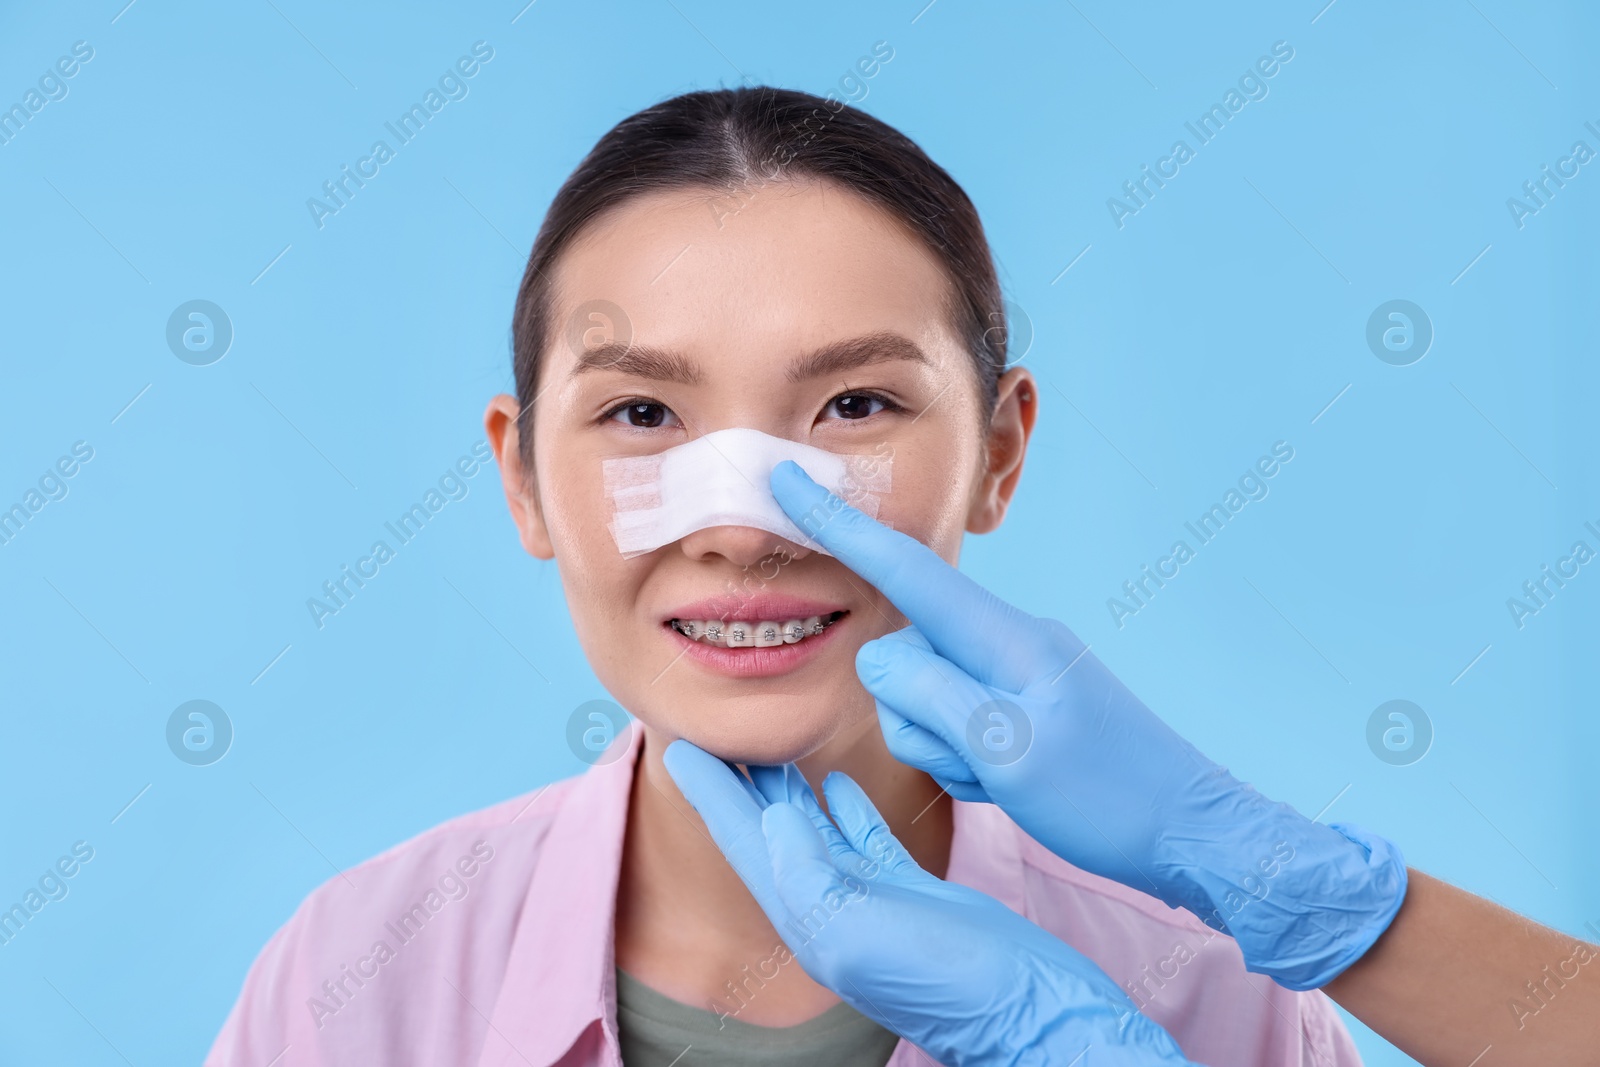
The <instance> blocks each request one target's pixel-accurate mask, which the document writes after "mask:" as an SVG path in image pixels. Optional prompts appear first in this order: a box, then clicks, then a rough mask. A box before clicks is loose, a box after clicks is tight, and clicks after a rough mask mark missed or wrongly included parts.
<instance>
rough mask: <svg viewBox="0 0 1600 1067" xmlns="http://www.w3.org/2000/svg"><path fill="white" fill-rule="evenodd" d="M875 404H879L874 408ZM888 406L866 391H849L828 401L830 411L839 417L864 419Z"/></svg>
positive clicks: (835, 416)
mask: <svg viewBox="0 0 1600 1067" xmlns="http://www.w3.org/2000/svg"><path fill="white" fill-rule="evenodd" d="M874 404H876V405H878V406H877V407H876V408H874V407H873V405H874ZM886 406H887V405H885V404H884V402H883V401H882V400H880V399H879V398H878V397H875V396H868V395H866V394H865V393H847V394H845V395H844V396H836V397H834V398H833V399H832V400H830V401H828V411H829V412H830V413H832V415H833V417H834V418H838V419H864V418H866V417H867V416H868V415H876V414H877V413H878V412H880V411H882V410H883V409H884V408H885V407H886Z"/></svg>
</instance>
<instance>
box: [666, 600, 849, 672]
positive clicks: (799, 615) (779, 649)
mask: <svg viewBox="0 0 1600 1067" xmlns="http://www.w3.org/2000/svg"><path fill="white" fill-rule="evenodd" d="M849 616H850V612H849V610H848V609H846V608H836V607H833V606H832V605H829V604H825V603H822V602H818V601H811V600H802V599H799V598H793V597H778V596H756V597H749V598H742V599H739V600H736V601H734V602H732V603H730V602H729V601H728V599H726V598H724V599H723V600H721V601H720V602H718V601H716V600H708V601H701V602H699V603H695V604H686V605H684V606H682V607H680V608H678V609H676V610H675V611H674V612H673V613H672V614H671V615H670V616H669V617H667V618H666V619H665V620H663V622H662V624H661V626H662V630H663V631H664V632H665V633H666V634H667V636H668V638H669V639H670V640H671V641H672V643H673V644H675V645H677V646H678V655H679V656H682V657H684V658H687V659H693V660H694V661H695V662H697V663H700V664H702V665H704V666H706V667H708V668H710V669H711V670H714V671H717V672H718V673H720V674H731V675H734V676H736V677H746V678H750V677H765V676H770V675H775V674H784V673H786V672H788V671H791V670H793V669H794V668H796V667H798V666H800V665H801V664H802V663H805V662H806V661H807V660H809V659H811V658H812V657H813V656H814V655H815V654H816V653H818V652H819V651H821V649H822V647H823V646H824V645H828V644H831V643H832V642H831V640H830V639H831V638H832V637H833V636H834V633H835V631H836V630H837V629H838V628H839V624H840V623H841V622H843V621H844V620H845V619H847V618H848V617H849Z"/></svg>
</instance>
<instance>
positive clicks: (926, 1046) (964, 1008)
mask: <svg viewBox="0 0 1600 1067" xmlns="http://www.w3.org/2000/svg"><path fill="white" fill-rule="evenodd" d="M665 761H666V765H667V770H668V771H669V772H670V773H671V774H672V777H673V780H674V781H676V782H677V783H678V788H679V789H680V790H682V791H683V795H684V796H685V797H687V798H688V799H689V802H690V803H691V804H693V805H694V807H695V810H696V811H698V812H699V813H700V815H701V817H702V818H703V819H705V822H706V826H707V828H709V829H710V831H711V836H712V837H713V838H714V839H715V840H716V843H717V846H718V847H719V848H721V849H722V851H723V854H724V855H725V856H727V858H728V862H729V863H730V864H731V865H732V866H733V869H734V870H735V871H737V872H738V873H739V876H740V878H742V879H743V880H744V883H745V885H747V886H748V887H749V888H750V891H751V893H752V894H753V895H754V896H755V898H756V900H757V902H759V903H760V905H761V908H762V910H763V911H765V912H766V914H767V918H768V919H770V920H771V921H772V925H773V927H774V928H775V929H776V930H777V931H778V934H779V936H780V937H782V938H783V940H784V943H785V944H786V945H787V946H788V948H789V951H790V952H791V953H792V954H793V956H794V958H795V960H796V961H797V962H798V963H799V964H800V966H801V967H802V968H804V969H805V972H806V973H807V974H809V975H810V976H811V977H812V978H813V979H815V980H816V981H817V982H818V983H820V984H821V985H823V986H826V987H827V988H828V989H830V990H832V991H833V992H834V993H836V994H838V996H839V997H840V998H841V999H842V1000H844V1001H846V1002H847V1003H849V1004H850V1005H851V1006H853V1007H854V1008H855V1009H856V1010H857V1011H859V1012H861V1013H862V1014H863V1015H866V1016H867V1017H868V1018H871V1019H873V1020H875V1021H876V1022H877V1023H878V1024H879V1025H881V1026H883V1027H885V1028H887V1029H889V1030H892V1031H894V1032H895V1033H897V1034H899V1035H900V1036H901V1037H904V1038H905V1039H907V1040H908V1041H910V1042H912V1043H913V1044H915V1045H917V1046H918V1047H919V1048H921V1049H923V1050H924V1051H925V1052H927V1053H928V1054H930V1055H932V1056H934V1057H937V1058H938V1060H939V1062H941V1063H945V1064H982V1065H990V1064H995V1065H998V1064H1057V1065H1060V1064H1073V1065H1074V1067H1111V1065H1119V1067H1120V1065H1129V1067H1131V1065H1134V1064H1139V1065H1148V1067H1176V1065H1180V1064H1189V1063H1190V1061H1189V1060H1187V1059H1185V1058H1184V1057H1183V1053H1182V1052H1181V1051H1180V1050H1179V1048H1178V1045H1177V1042H1175V1041H1174V1040H1173V1039H1172V1037H1171V1036H1170V1035H1169V1034H1168V1033H1167V1032H1166V1031H1165V1030H1163V1029H1161V1027H1159V1026H1157V1025H1156V1024H1155V1023H1153V1022H1151V1021H1150V1020H1149V1019H1148V1018H1146V1017H1145V1016H1143V1015H1141V1014H1140V1013H1139V1012H1138V1011H1136V1010H1135V1009H1134V1007H1133V1004H1132V1002H1131V1001H1130V1000H1129V999H1128V998H1127V996H1126V994H1124V993H1123V992H1122V990H1120V989H1118V988H1117V985H1116V983H1115V982H1113V981H1112V980H1111V979H1110V978H1109V977H1108V976H1107V975H1106V974H1105V972H1104V971H1102V970H1100V968H1099V967H1097V966H1095V964H1094V963H1093V962H1092V961H1091V960H1089V959H1088V958H1087V957H1085V956H1083V955H1082V954H1081V953H1079V952H1078V951H1077V950H1075V949H1073V948H1071V947H1069V946H1068V945H1066V944H1065V943H1064V942H1062V941H1059V940H1057V939H1056V938H1055V937H1052V936H1051V935H1050V934H1049V933H1047V932H1046V931H1044V930H1042V929H1040V928H1039V927H1037V926H1035V925H1034V924H1033V923H1031V922H1029V921H1028V920H1027V919H1024V918H1023V917H1022V916H1020V915H1018V914H1017V913H1016V912H1014V911H1012V910H1011V909H1010V908H1007V907H1006V906H1005V905H1004V904H1001V903H1000V902H999V901H997V900H995V899H994V898H992V897H989V896H985V895H984V894H982V893H979V892H978V891H977V890H975V889H969V888H968V887H966V886H962V885H956V884H954V883H951V882H945V881H943V880H941V879H939V878H935V877H934V876H933V875H931V874H929V873H928V872H926V871H924V870H923V869H922V868H921V867H919V866H917V863H916V861H915V860H913V859H912V858H911V856H910V855H909V854H908V853H907V852H906V850H905V848H904V847H902V846H901V844H900V842H899V841H897V840H895V837H894V835H893V834H891V833H890V832H889V828H888V827H887V826H886V825H885V824H884V822H883V819H882V817H881V816H880V815H879V814H878V811H877V809H876V808H874V807H873V805H872V801H870V800H868V799H867V796H866V794H865V793H863V792H862V791H861V789H860V787H859V786H857V785H856V784H855V782H853V781H852V780H851V779H850V778H849V777H848V776H846V775H844V774H840V773H839V772H837V771H836V772H834V773H833V774H830V775H829V776H828V777H827V779H826V780H825V781H824V782H823V786H822V788H823V793H824V795H825V796H826V797H827V798H828V808H829V810H830V811H831V812H832V813H833V816H834V818H836V819H837V820H838V827H837V828H835V826H834V824H833V823H832V822H831V821H829V818H828V816H827V815H825V814H824V813H823V811H822V809H821V807H820V806H819V805H818V804H817V799H816V796H815V795H814V794H813V793H812V792H811V787H810V786H809V785H807V784H806V781H805V778H804V777H803V776H802V775H801V774H800V772H799V771H798V770H797V769H795V767H794V765H793V764H789V765H786V766H783V767H751V768H750V774H751V777H750V778H749V779H747V778H745V777H744V775H742V774H740V773H739V772H738V771H737V770H736V769H734V768H732V767H730V766H729V765H728V764H726V763H724V762H723V761H721V760H719V759H717V758H716V757H715V756H712V755H710V754H709V753H707V752H705V751H704V750H702V749H699V748H696V747H695V746H694V745H692V744H690V743H689V742H688V741H674V742H673V743H672V744H671V745H669V746H668V747H667V751H666V755H665ZM841 831H842V832H841Z"/></svg>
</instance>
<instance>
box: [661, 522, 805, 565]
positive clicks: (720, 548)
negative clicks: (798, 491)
mask: <svg viewBox="0 0 1600 1067" xmlns="http://www.w3.org/2000/svg"><path fill="white" fill-rule="evenodd" d="M678 544H679V546H680V547H681V548H682V550H683V554H684V555H685V556H688V557H689V558H690V559H692V560H696V561H706V560H711V559H714V558H715V557H717V556H721V557H722V558H723V559H726V560H727V561H728V562H729V563H732V564H733V565H734V566H737V567H754V566H756V565H757V564H759V563H762V562H763V561H765V560H769V559H774V560H776V561H777V562H779V563H780V564H782V563H789V562H792V561H793V560H797V559H804V558H805V557H807V556H809V555H811V553H812V551H813V550H812V549H809V548H802V547H801V546H800V545H797V544H795V543H794V542H793V541H791V540H789V539H788V538H786V537H780V536H778V535H777V534H775V533H768V532H767V531H766V530H758V529H756V528H755V527H754V526H708V527H707V528H705V529H704V530H696V531H694V532H693V533H691V534H689V535H688V536H686V537H684V538H683V539H682V540H680V541H679V542H678Z"/></svg>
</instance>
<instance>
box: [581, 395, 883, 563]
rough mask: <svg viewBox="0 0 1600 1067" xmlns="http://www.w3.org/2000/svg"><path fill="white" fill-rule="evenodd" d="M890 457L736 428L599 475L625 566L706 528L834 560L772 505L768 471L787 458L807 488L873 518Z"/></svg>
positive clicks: (619, 463)
mask: <svg viewBox="0 0 1600 1067" xmlns="http://www.w3.org/2000/svg"><path fill="white" fill-rule="evenodd" d="M891 458H892V456H890V455H879V454H877V453H873V454H869V455H839V454H836V453H833V452H826V451H824V450H822V449H820V448H813V447H812V446H811V445H804V444H801V443H800V442H798V441H789V440H785V439H784V438H782V437H773V436H771V435H770V434H765V433H762V432H761V431H760V430H751V429H746V428H743V427H736V428H733V429H728V430H717V431H716V432H714V433H708V434H705V435H704V436H701V437H697V438H695V439H694V440H693V441H689V442H686V443H685V444H681V445H678V446H676V447H674V448H669V449H667V450H666V451H665V452H657V453H656V454H654V455H650V456H627V457H623V458H618V459H608V460H605V461H604V462H603V463H602V464H601V471H602V473H603V475H604V479H605V494H606V499H608V500H609V501H611V504H612V507H613V513H612V517H611V522H610V524H609V525H610V529H611V535H612V537H614V538H615V539H616V542H617V548H618V549H619V550H620V551H621V552H622V555H623V557H624V558H625V559H626V558H632V557H633V556H640V555H643V554H644V553H646V552H653V551H655V550H656V549H658V548H660V547H661V546H662V545H667V544H671V543H672V542H674V541H676V540H678V539H679V538H682V537H687V536H688V535H689V534H691V533H694V532H695V531H696V530H704V529H706V528H708V527H711V526H751V527H754V528H755V529H758V530H765V531H767V532H768V533H771V534H777V535H778V536H779V537H783V538H786V539H788V540H790V541H793V542H794V543H795V544H797V545H801V546H803V547H805V548H809V549H812V550H813V551H816V552H821V553H823V554H824V555H832V553H831V552H828V550H827V549H825V548H823V547H822V546H821V545H819V544H817V543H816V542H815V541H813V540H812V539H811V538H810V537H809V536H807V534H806V532H805V531H804V530H802V529H801V528H800V527H799V526H796V525H795V524H794V523H793V522H791V521H790V519H789V516H788V515H786V514H784V511H783V508H781V507H779V506H778V501H777V499H776V498H774V497H773V495H772V490H771V488H770V483H769V479H770V477H771V475H772V468H774V467H776V466H777V465H778V464H779V463H782V462H783V461H784V460H786V459H792V460H794V461H795V462H796V463H798V464H799V465H800V467H801V469H802V470H804V471H805V472H806V473H807V474H809V475H810V476H811V478H812V480H813V481H815V482H817V483H818V484H819V485H822V486H824V487H825V488H827V489H828V490H829V491H830V492H832V493H833V494H834V495H835V496H838V497H839V498H840V499H842V500H844V502H845V503H847V504H849V505H851V506H852V507H855V508H858V509H859V510H861V511H863V512H865V513H866V514H868V515H870V516H872V517H874V518H876V517H877V514H878V501H879V499H880V498H881V497H882V496H883V494H885V493H887V492H888V491H889V468H890V460H891ZM821 518H825V516H819V519H821ZM813 528H814V527H813Z"/></svg>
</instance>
